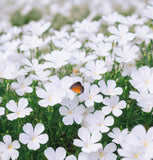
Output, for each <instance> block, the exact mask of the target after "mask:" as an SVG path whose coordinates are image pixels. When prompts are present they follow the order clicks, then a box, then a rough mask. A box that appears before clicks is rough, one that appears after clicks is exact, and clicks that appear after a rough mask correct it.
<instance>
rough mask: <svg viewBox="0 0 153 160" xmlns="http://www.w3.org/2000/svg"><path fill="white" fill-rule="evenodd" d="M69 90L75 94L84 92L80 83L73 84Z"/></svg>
mask: <svg viewBox="0 0 153 160" xmlns="http://www.w3.org/2000/svg"><path fill="white" fill-rule="evenodd" d="M70 89H71V90H72V91H73V92H75V93H83V92H84V87H83V86H82V85H81V83H80V82H76V83H74V84H73V85H72V86H71V87H70Z"/></svg>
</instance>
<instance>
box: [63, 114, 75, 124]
mask: <svg viewBox="0 0 153 160" xmlns="http://www.w3.org/2000/svg"><path fill="white" fill-rule="evenodd" d="M62 121H63V123H64V124H65V125H72V124H73V122H74V120H73V117H72V116H69V115H67V116H65V117H63V119H62Z"/></svg>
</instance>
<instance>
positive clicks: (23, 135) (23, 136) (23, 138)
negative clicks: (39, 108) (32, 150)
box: [19, 133, 31, 144]
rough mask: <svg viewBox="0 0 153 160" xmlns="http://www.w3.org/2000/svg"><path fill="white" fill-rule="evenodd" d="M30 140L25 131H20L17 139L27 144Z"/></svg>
mask: <svg viewBox="0 0 153 160" xmlns="http://www.w3.org/2000/svg"><path fill="white" fill-rule="evenodd" d="M30 140H31V137H30V136H29V135H27V134H25V133H20V135H19V141H20V142H21V143H23V144H27V143H29V141H30Z"/></svg>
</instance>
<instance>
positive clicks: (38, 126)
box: [34, 123, 45, 136]
mask: <svg viewBox="0 0 153 160" xmlns="http://www.w3.org/2000/svg"><path fill="white" fill-rule="evenodd" d="M44 130H45V127H44V125H43V124H42V123H37V124H36V126H35V129H34V135H36V136H38V135H39V134H41V133H42V132H43V131H44Z"/></svg>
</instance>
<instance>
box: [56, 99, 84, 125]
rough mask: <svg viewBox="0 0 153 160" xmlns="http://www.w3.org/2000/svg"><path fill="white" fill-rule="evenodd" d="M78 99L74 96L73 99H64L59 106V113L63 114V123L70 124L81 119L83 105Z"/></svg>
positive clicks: (78, 122)
mask: <svg viewBox="0 0 153 160" xmlns="http://www.w3.org/2000/svg"><path fill="white" fill-rule="evenodd" d="M78 103H79V101H78V99H76V98H74V99H73V100H68V99H64V100H63V101H62V103H61V104H62V105H63V106H61V107H60V108H59V112H60V114H61V115H64V118H63V119H62V121H63V122H64V124H65V125H72V124H73V122H74V121H75V122H76V123H77V124H80V123H81V122H82V119H83V113H84V112H85V107H84V106H83V105H82V104H81V105H79V104H78Z"/></svg>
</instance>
